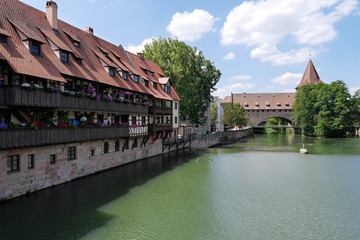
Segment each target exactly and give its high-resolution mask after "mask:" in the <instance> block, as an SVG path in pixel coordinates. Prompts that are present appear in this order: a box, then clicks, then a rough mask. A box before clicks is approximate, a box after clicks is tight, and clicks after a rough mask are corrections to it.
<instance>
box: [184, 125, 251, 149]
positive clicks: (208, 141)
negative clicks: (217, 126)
mask: <svg viewBox="0 0 360 240" xmlns="http://www.w3.org/2000/svg"><path fill="white" fill-rule="evenodd" d="M253 134H254V131H253V129H252V128H246V129H243V130H237V131H227V132H216V133H209V134H206V135H197V136H196V140H195V141H194V142H193V143H192V144H191V147H192V148H207V147H211V146H214V145H216V144H219V143H222V142H229V141H235V140H237V139H240V138H243V137H247V136H250V135H253Z"/></svg>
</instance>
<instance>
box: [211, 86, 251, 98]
mask: <svg viewBox="0 0 360 240" xmlns="http://www.w3.org/2000/svg"><path fill="white" fill-rule="evenodd" d="M254 87H255V84H253V83H235V84H232V85H227V86H224V87H221V88H218V89H217V90H216V91H215V92H214V93H213V94H212V95H213V96H219V97H221V98H224V97H225V96H229V95H230V94H231V93H242V92H246V91H248V90H250V89H252V88H254Z"/></svg>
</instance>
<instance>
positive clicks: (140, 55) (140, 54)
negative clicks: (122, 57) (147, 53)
mask: <svg viewBox="0 0 360 240" xmlns="http://www.w3.org/2000/svg"><path fill="white" fill-rule="evenodd" d="M137 55H138V56H139V57H140V59H141V60H145V57H144V54H143V53H137Z"/></svg>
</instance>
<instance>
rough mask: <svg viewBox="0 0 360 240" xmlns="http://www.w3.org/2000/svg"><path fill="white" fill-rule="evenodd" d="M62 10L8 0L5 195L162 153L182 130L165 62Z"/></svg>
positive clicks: (4, 28) (0, 115)
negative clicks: (60, 14) (72, 20)
mask: <svg viewBox="0 0 360 240" xmlns="http://www.w3.org/2000/svg"><path fill="white" fill-rule="evenodd" d="M44 7H45V6H44ZM57 11H58V6H57V4H56V3H55V2H54V1H47V2H46V12H42V11H40V10H38V9H35V8H33V7H31V6H28V5H26V4H24V3H22V2H20V1H17V0H6V1H5V0H0V200H3V199H8V198H11V197H15V196H19V195H22V194H25V193H27V192H32V191H36V190H39V189H43V188H46V187H49V186H53V185H56V184H60V183H64V182H67V181H70V180H72V179H75V178H79V177H82V176H86V175H89V174H93V173H95V172H98V171H102V170H105V169H109V168H112V167H116V166H119V165H122V164H125V163H128V162H131V161H135V160H138V159H141V158H145V157H150V156H154V155H157V154H160V153H161V152H162V140H163V139H164V138H166V137H168V136H170V135H172V136H177V134H178V127H179V125H178V124H179V107H180V106H179V104H180V103H179V101H180V99H179V97H178V95H177V94H176V92H175V90H174V89H173V87H172V86H171V79H169V78H167V77H166V76H165V75H164V73H163V71H162V70H161V69H160V67H159V66H158V65H157V64H155V63H153V62H151V61H149V60H145V58H144V57H143V55H142V54H138V55H134V54H132V53H129V52H127V51H126V50H124V48H123V47H122V46H121V45H120V46H116V45H114V44H112V43H109V42H107V41H105V40H103V39H101V38H99V37H97V36H96V35H95V34H94V29H93V28H91V27H86V28H85V30H81V29H79V28H76V27H74V26H72V25H70V24H69V23H66V22H64V21H61V20H60V19H58V18H57Z"/></svg>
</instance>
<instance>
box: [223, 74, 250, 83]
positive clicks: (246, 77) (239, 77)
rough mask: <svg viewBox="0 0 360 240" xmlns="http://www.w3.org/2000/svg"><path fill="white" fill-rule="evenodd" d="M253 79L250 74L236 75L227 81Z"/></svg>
mask: <svg viewBox="0 0 360 240" xmlns="http://www.w3.org/2000/svg"><path fill="white" fill-rule="evenodd" d="M250 79H252V76H250V75H236V76H232V77H230V78H229V79H228V80H227V81H228V82H234V81H244V80H250Z"/></svg>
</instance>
